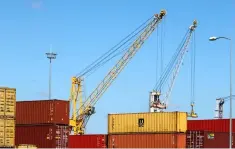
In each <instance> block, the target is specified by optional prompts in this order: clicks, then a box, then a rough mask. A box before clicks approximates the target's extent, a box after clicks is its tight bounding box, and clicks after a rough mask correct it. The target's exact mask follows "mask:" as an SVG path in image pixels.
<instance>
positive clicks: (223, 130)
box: [187, 119, 235, 148]
mask: <svg viewBox="0 0 235 149" xmlns="http://www.w3.org/2000/svg"><path fill="white" fill-rule="evenodd" d="M232 127H233V133H234V132H235V120H234V119H233V126H232ZM233 136H234V134H233ZM199 138H200V139H199ZM234 141H235V140H234V137H233V142H234ZM187 147H188V148H190V147H192V148H196V147H200V148H228V147H229V119H205V120H188V133H187ZM233 147H235V145H234V143H233Z"/></svg>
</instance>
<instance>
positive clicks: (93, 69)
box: [86, 23, 150, 77]
mask: <svg viewBox="0 0 235 149" xmlns="http://www.w3.org/2000/svg"><path fill="white" fill-rule="evenodd" d="M149 24H150V23H149ZM149 24H147V25H146V26H145V27H143V28H142V29H141V30H140V31H138V32H137V33H136V34H135V35H133V36H132V37H131V39H129V40H128V41H126V42H125V43H124V44H122V45H121V46H124V45H125V44H126V43H127V42H129V43H128V44H127V45H126V46H125V47H124V48H123V49H122V50H121V51H119V52H118V53H116V54H115V55H113V56H112V57H110V58H109V59H107V60H106V61H104V60H105V58H108V56H110V55H111V54H112V53H111V54H109V55H108V56H106V57H105V58H103V59H102V60H103V62H102V61H100V62H99V63H98V64H96V65H95V66H94V67H93V68H91V69H90V71H88V72H87V73H89V72H91V71H92V72H91V73H89V74H88V75H87V76H86V77H88V76H90V75H91V74H93V73H94V72H95V71H96V70H97V69H98V68H100V67H101V66H103V65H104V64H106V63H107V62H108V61H110V60H111V59H113V58H114V57H116V56H118V55H120V54H121V53H123V52H125V51H127V50H128V49H129V46H130V45H131V44H132V43H133V41H134V40H135V38H134V37H136V36H137V35H138V34H139V33H140V32H142V31H143V30H144V29H146V27H147V26H149ZM132 39H134V40H133V41H131V40H132ZM121 46H120V47H119V48H118V49H120V48H121ZM118 49H117V50H118ZM117 50H115V51H117ZM113 53H114V52H113Z"/></svg>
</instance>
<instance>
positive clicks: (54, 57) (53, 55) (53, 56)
mask: <svg viewBox="0 0 235 149" xmlns="http://www.w3.org/2000/svg"><path fill="white" fill-rule="evenodd" d="M46 55H47V58H48V59H49V60H50V68H49V100H51V67H52V66H51V65H52V64H51V63H52V59H56V55H57V54H56V53H53V52H51V48H50V52H49V53H46Z"/></svg>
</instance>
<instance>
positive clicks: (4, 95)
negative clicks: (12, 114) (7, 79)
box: [0, 88, 6, 116]
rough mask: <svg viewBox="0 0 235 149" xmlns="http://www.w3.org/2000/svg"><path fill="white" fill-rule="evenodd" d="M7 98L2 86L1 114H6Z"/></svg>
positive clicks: (0, 93)
mask: <svg viewBox="0 0 235 149" xmlns="http://www.w3.org/2000/svg"><path fill="white" fill-rule="evenodd" d="M5 100H6V92H5V89H2V88H0V116H4V115H5V103H6V102H5Z"/></svg>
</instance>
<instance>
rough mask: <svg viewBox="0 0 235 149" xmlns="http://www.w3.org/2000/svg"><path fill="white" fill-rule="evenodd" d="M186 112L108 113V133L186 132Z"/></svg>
mask: <svg viewBox="0 0 235 149" xmlns="http://www.w3.org/2000/svg"><path fill="white" fill-rule="evenodd" d="M186 130H187V113H186V112H162V113H161V112H159V113H158V112H157V113H131V114H129V113H126V114H109V115H108V133H109V134H120V133H163V132H164V133H173V132H186Z"/></svg>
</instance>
